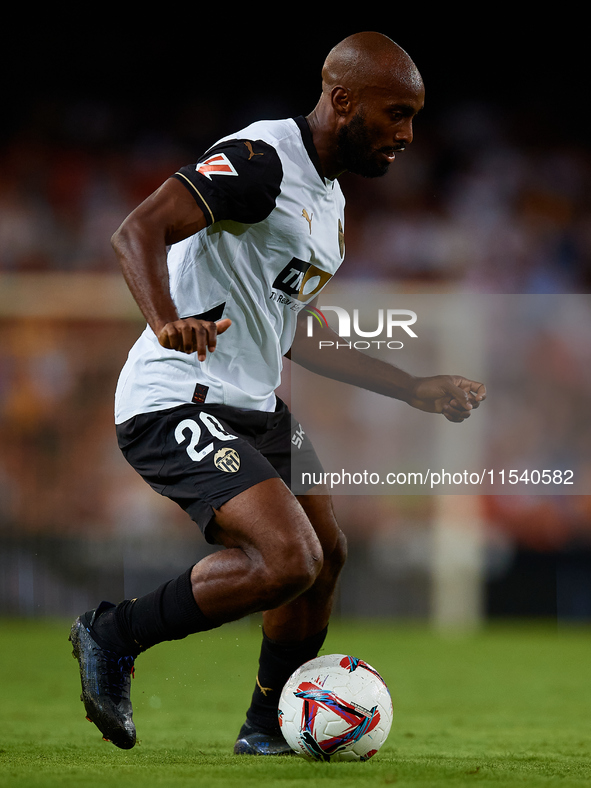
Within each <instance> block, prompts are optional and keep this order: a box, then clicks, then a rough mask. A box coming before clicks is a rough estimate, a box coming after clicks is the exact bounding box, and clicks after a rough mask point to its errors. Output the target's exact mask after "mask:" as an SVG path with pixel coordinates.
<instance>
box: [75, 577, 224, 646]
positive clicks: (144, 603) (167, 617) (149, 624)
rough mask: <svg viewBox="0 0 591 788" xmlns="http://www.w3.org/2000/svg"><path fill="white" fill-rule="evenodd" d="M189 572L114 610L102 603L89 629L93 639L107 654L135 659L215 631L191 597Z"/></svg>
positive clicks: (119, 605)
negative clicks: (169, 642)
mask: <svg viewBox="0 0 591 788" xmlns="http://www.w3.org/2000/svg"><path fill="white" fill-rule="evenodd" d="M192 569H193V567H191V568H190V569H188V570H187V571H186V572H183V574H182V575H180V577H177V578H176V580H169V581H168V582H167V583H163V584H162V585H161V586H160V587H159V588H157V589H156V590H155V591H152V592H151V593H149V594H145V595H144V596H141V597H138V598H137V599H126V600H124V601H123V602H120V603H119V604H118V605H116V606H115V605H112V606H110V605H108V603H107V604H105V603H102V605H101V606H99V608H98V609H97V613H98V615H97V616H96V618H95V620H94V621H93V622H92V624H91V626H90V628H91V631H92V636H93V638H94V639H95V640H96V641H97V643H98V644H99V645H100V646H101V647H103V648H106V649H109V650H110V651H115V652H117V653H119V654H121V655H127V654H131V655H132V656H137V655H138V654H139V653H141V652H142V651H145V650H146V649H148V648H150V647H151V646H155V645H156V644H157V643H162V642H163V641H165V640H181V639H182V638H185V637H187V635H191V634H193V633H194V632H204V631H206V630H208V629H214V628H215V627H216V626H217V624H213V623H212V622H210V621H209V620H208V619H207V618H206V617H205V616H204V615H203V613H202V612H201V610H200V608H199V606H198V605H197V602H196V601H195V598H194V597H193V590H192V587H191V571H192ZM102 606H104V608H103V610H101V609H100V608H101V607H102Z"/></svg>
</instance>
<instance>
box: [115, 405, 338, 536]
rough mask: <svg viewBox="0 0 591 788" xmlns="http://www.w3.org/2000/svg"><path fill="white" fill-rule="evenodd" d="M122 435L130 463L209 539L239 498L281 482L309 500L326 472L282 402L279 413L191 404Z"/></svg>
mask: <svg viewBox="0 0 591 788" xmlns="http://www.w3.org/2000/svg"><path fill="white" fill-rule="evenodd" d="M116 429H117V440H118V442H119V448H120V449H121V451H122V452H123V455H124V456H125V458H126V460H127V461H128V462H129V463H130V465H132V466H133V468H135V470H136V471H137V472H138V473H139V474H140V476H142V478H143V479H145V480H146V481H147V482H148V484H149V485H150V486H151V487H152V488H153V489H154V490H156V492H159V493H160V494H161V495H165V496H166V497H167V498H170V499H171V500H173V501H174V502H175V503H178V504H179V506H181V507H182V508H183V509H184V510H185V511H186V512H187V514H188V515H189V516H190V517H191V519H192V520H194V521H195V522H196V523H197V525H198V526H199V528H200V529H201V531H202V532H203V535H204V536H205V539H206V540H207V541H210V539H209V538H208V535H207V527H208V525H209V524H210V523H211V522H212V520H213V518H214V509H219V507H220V506H222V504H224V503H226V502H227V501H229V500H230V499H231V498H233V497H234V496H235V495H238V493H241V492H243V491H244V490H247V489H248V488H249V487H252V486H253V485H255V484H258V483H259V482H262V481H265V480H266V479H272V478H280V479H283V481H284V482H285V484H286V485H287V486H288V487H289V488H290V490H291V491H292V492H293V493H294V495H302V494H303V493H305V492H307V491H308V490H309V489H310V488H311V487H312V486H313V483H312V481H311V479H313V478H314V474H319V473H322V466H321V464H320V461H319V459H318V457H317V455H316V452H315V451H314V447H313V446H312V443H311V442H310V440H309V438H308V436H307V435H306V433H305V432H304V431H303V429H302V427H301V425H300V424H298V422H297V421H296V420H295V419H294V417H293V416H292V414H291V413H290V411H289V409H288V407H287V405H285V403H284V402H282V401H281V400H280V399H278V400H277V407H276V409H275V411H274V412H273V413H267V412H263V411H256V410H244V409H241V408H232V407H229V406H227V405H215V404H214V405H198V404H193V403H191V404H187V405H181V406H179V407H175V408H171V409H169V410H161V411H157V412H155V413H142V414H140V415H139V416H134V417H133V418H131V419H129V420H128V421H125V422H123V424H118V425H117V428H116ZM307 473H309V474H310V476H307ZM304 474H306V476H305V478H304ZM316 478H319V477H318V476H316Z"/></svg>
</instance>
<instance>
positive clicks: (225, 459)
mask: <svg viewBox="0 0 591 788" xmlns="http://www.w3.org/2000/svg"><path fill="white" fill-rule="evenodd" d="M213 462H214V465H215V467H216V468H218V469H219V470H220V471H224V472H225V473H236V471H237V470H239V468H240V455H239V454H238V452H237V451H236V449H230V448H228V447H226V448H224V449H220V450H219V451H218V452H216V453H215V455H214V458H213Z"/></svg>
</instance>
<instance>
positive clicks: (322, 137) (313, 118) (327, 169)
mask: <svg viewBox="0 0 591 788" xmlns="http://www.w3.org/2000/svg"><path fill="white" fill-rule="evenodd" d="M306 120H307V122H308V125H309V127H310V131H311V132H312V141H313V142H314V147H315V148H316V151H317V153H318V158H319V159H320V164H321V165H322V171H323V173H324V176H325V177H326V178H328V179H329V180H331V181H334V180H336V178H338V177H339V175H342V173H343V172H344V169H343V167H341V166H340V165H339V163H338V160H337V156H336V141H335V132H334V129H333V128H332V126H333V124H332V123H331V122H330V118H329V117H328V116H327V114H326V113H325V112H323V109H322V107H321V105H320V104H319V105H318V106H317V107H316V108H315V109H314V110H312V112H311V113H310V114H309V115H306Z"/></svg>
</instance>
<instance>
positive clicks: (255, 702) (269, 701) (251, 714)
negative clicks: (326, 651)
mask: <svg viewBox="0 0 591 788" xmlns="http://www.w3.org/2000/svg"><path fill="white" fill-rule="evenodd" d="M327 630H328V627H325V628H324V629H323V630H322V631H321V632H318V634H316V635H312V636H311V637H309V638H306V639H305V640H301V641H299V642H296V643H283V642H279V641H277V640H271V639H270V638H268V637H267V636H266V635H265V633H264V632H263V643H262V645H261V655H260V658H259V672H258V675H257V680H256V685H255V688H254V692H253V695H252V700H251V703H250V708H249V709H248V711H247V712H246V719H247V720H248V721H249V722H250V723H252V724H253V725H254V727H255V728H257V730H263V731H274V732H279V722H278V720H277V709H278V706H279V697H280V695H281V690H282V689H283V687H284V685H285V682H286V681H287V679H288V678H289V677H290V676H291V674H292V673H293V672H294V670H296V669H297V668H299V667H300V666H301V665H303V664H304V662H307V661H308V660H310V659H314V657H316V656H318V652H319V651H320V649H321V648H322V644H323V643H324V640H325V638H326V633H327Z"/></svg>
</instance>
